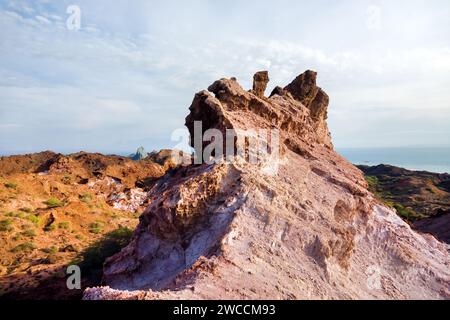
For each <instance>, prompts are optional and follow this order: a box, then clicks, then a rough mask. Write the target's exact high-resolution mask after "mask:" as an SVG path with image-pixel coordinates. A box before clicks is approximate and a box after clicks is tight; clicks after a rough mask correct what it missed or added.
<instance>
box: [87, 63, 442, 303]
mask: <svg viewBox="0 0 450 320" xmlns="http://www.w3.org/2000/svg"><path fill="white" fill-rule="evenodd" d="M263 78H264V77H263ZM267 78H268V77H267ZM260 79H261V78H260V76H259V75H257V76H256V75H255V77H254V80H255V84H254V87H253V90H251V91H250V92H249V91H246V90H244V89H243V88H242V87H241V86H240V85H239V83H238V82H237V81H236V79H234V78H231V79H221V80H218V81H216V82H215V83H213V84H212V85H211V86H210V87H209V88H208V91H201V92H199V93H197V94H196V95H195V98H194V101H193V102H192V105H191V107H190V114H189V115H188V117H187V118H186V126H187V127H188V129H189V131H190V132H191V135H192V134H193V133H194V131H195V130H194V124H195V121H202V130H203V131H206V130H207V129H211V128H214V129H218V130H219V131H220V132H224V133H225V132H226V131H227V129H228V130H232V131H236V132H237V131H239V130H249V129H256V130H273V129H277V130H278V131H279V144H280V150H279V153H278V157H276V158H274V159H272V160H271V161H270V162H263V163H256V164H254V163H249V162H247V161H245V159H242V157H240V156H239V155H236V156H235V157H232V158H230V159H229V160H228V161H225V162H220V163H213V164H206V163H203V164H200V165H191V166H186V167H180V168H178V169H177V170H174V171H171V172H169V173H168V174H166V175H165V176H164V177H163V178H162V179H160V180H159V181H158V182H157V183H156V184H155V185H154V186H153V189H152V190H151V191H150V202H149V203H151V204H150V206H149V207H148V208H147V209H146V211H145V212H144V214H143V215H142V216H141V218H140V223H139V226H138V227H137V229H136V231H135V234H134V236H133V240H132V241H131V243H130V244H129V245H128V246H127V247H126V248H125V249H123V250H122V251H121V252H120V253H119V254H117V255H115V256H113V257H111V258H110V259H108V260H107V262H106V264H105V266H104V282H105V287H100V288H91V289H88V290H86V291H85V295H84V297H85V299H371V298H383V299H413V298H418V299H422V298H432V299H442V298H450V292H449V288H448V283H449V281H450V271H449V264H450V257H449V254H448V252H447V247H446V245H445V244H443V243H441V242H439V241H437V240H436V239H435V238H434V237H432V236H430V235H422V234H418V233H416V232H415V231H413V230H411V228H410V227H409V225H408V224H406V223H405V222H403V221H402V220H401V219H400V218H399V217H398V216H397V215H396V213H395V212H394V211H393V210H392V209H389V208H387V207H385V206H384V205H382V204H381V203H379V202H378V201H377V200H376V199H375V198H374V197H373V195H372V194H371V193H370V192H369V191H368V190H367V184H366V182H365V180H364V176H363V174H362V172H361V171H360V170H359V169H357V168H356V167H354V166H353V165H352V164H350V163H349V162H347V161H346V160H345V159H344V158H342V157H341V156H340V155H339V154H337V153H336V152H335V151H334V150H333V146H332V143H331V138H330V134H329V131H328V129H327V124H326V115H327V107H328V96H327V95H326V94H325V92H323V91H322V89H320V88H319V87H317V85H316V73H315V72H313V71H307V72H305V73H304V74H302V75H300V76H299V77H297V78H296V79H295V80H294V81H293V82H292V83H291V84H289V85H288V86H286V87H285V88H284V89H283V88H281V87H277V88H276V89H275V90H274V91H273V92H272V94H271V96H270V97H269V98H267V97H264V96H263V95H262V94H261V93H262V92H264V90H262V88H263V87H264V89H265V85H266V84H264V82H265V80H263V81H262V80H260ZM261 81H262V84H261V83H260V82H261ZM255 88H256V90H255ZM272 142H273V141H271V143H272ZM205 146H207V143H205ZM269 149H270V148H269ZM271 151H272V152H273V151H274V150H271ZM267 166H269V167H270V166H272V167H273V168H272V169H274V170H267Z"/></svg>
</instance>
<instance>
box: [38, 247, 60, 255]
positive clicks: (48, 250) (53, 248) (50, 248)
mask: <svg viewBox="0 0 450 320" xmlns="http://www.w3.org/2000/svg"><path fill="white" fill-rule="evenodd" d="M42 251H43V252H45V253H48V254H55V253H57V252H58V248H57V247H55V246H51V247H49V248H44V249H42Z"/></svg>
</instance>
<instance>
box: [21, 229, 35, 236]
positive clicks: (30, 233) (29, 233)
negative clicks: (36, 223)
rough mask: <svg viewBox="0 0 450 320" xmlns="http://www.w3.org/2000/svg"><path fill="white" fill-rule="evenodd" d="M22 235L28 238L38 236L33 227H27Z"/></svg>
mask: <svg viewBox="0 0 450 320" xmlns="http://www.w3.org/2000/svg"><path fill="white" fill-rule="evenodd" d="M22 235H24V236H25V237H28V238H34V237H36V231H34V230H33V229H26V230H25V231H23V232H22Z"/></svg>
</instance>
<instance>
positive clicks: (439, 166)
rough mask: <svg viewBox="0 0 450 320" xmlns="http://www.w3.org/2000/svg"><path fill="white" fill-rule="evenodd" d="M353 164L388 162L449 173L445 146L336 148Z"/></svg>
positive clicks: (449, 160)
mask: <svg viewBox="0 0 450 320" xmlns="http://www.w3.org/2000/svg"><path fill="white" fill-rule="evenodd" d="M336 149H337V151H338V152H339V153H340V154H341V155H342V156H343V157H345V158H346V159H347V160H349V161H350V162H351V163H353V164H365V165H368V166H374V165H378V164H390V165H393V166H397V167H401V168H405V169H409V170H425V171H430V172H438V173H450V147H447V148H336Z"/></svg>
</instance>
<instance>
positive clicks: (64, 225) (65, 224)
mask: <svg viewBox="0 0 450 320" xmlns="http://www.w3.org/2000/svg"><path fill="white" fill-rule="evenodd" d="M69 227H70V223H69V221H63V222H60V223H58V228H59V229H69Z"/></svg>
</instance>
